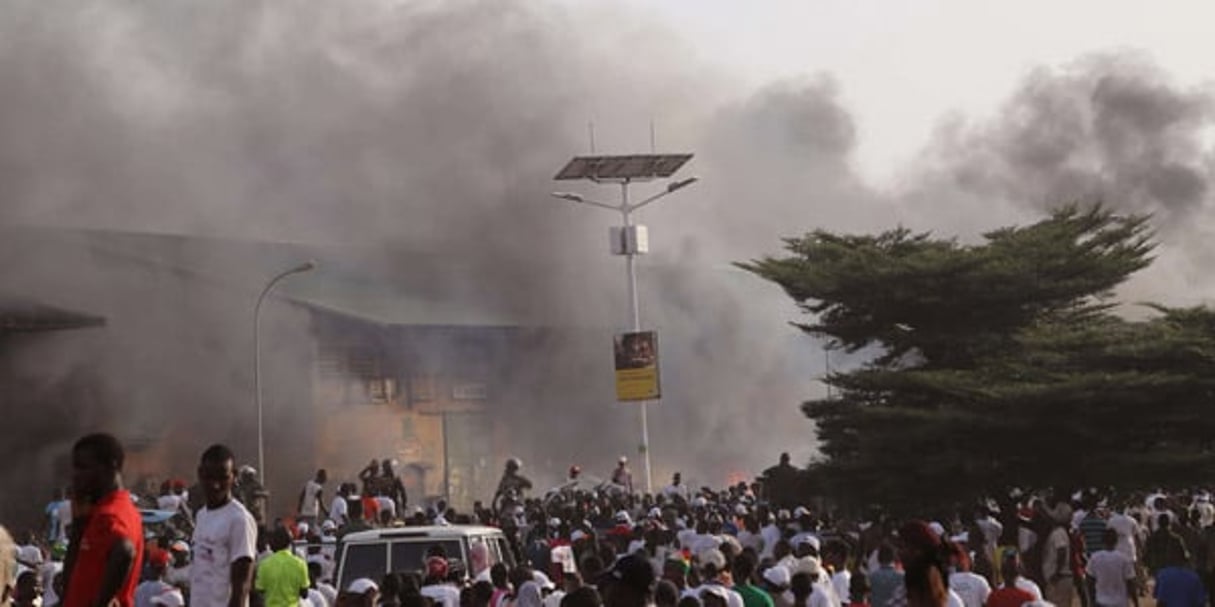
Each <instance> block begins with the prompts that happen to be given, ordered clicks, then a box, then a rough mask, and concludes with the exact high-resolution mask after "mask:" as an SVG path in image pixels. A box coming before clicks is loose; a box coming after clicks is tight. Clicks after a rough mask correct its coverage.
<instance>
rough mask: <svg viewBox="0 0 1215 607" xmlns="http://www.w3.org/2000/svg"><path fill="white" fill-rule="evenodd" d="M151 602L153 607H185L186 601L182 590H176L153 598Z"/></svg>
mask: <svg viewBox="0 0 1215 607" xmlns="http://www.w3.org/2000/svg"><path fill="white" fill-rule="evenodd" d="M150 602H151V603H152V604H153V605H164V606H165V607H185V604H186V599H185V597H183V596H181V591H180V590H177V589H176V588H174V589H173V590H168V591H165V592H162V593H160V594H158V595H156V596H154V597H152V599H151V601H150Z"/></svg>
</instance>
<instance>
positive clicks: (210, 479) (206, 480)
mask: <svg viewBox="0 0 1215 607" xmlns="http://www.w3.org/2000/svg"><path fill="white" fill-rule="evenodd" d="M235 461H236V458H235V456H233V454H232V451H231V450H230V449H228V448H227V447H225V446H223V445H213V446H211V447H210V448H208V449H207V450H206V451H204V452H203V454H202V461H200V462H199V465H198V482H199V485H200V486H201V488H202V491H203V495H204V497H205V499H206V505H205V506H204V507H203V508H202V509H201V510H199V511H198V516H197V520H196V523H195V526H194V538H193V543H194V551H193V556H194V562H193V563H192V564H191V566H190V607H246V606H247V605H248V604H249V590H250V587H251V585H252V577H253V557H254V556H255V555H256V554H257V553H256V548H255V544H256V540H257V525H256V523H255V522H254V521H253V516H252V515H251V514H249V511H248V510H246V509H245V507H244V506H243V505H241V503H240V502H238V501H236V500H234V499H232V484H233V482H234V481H235V480H236V470H235V463H234V462H235Z"/></svg>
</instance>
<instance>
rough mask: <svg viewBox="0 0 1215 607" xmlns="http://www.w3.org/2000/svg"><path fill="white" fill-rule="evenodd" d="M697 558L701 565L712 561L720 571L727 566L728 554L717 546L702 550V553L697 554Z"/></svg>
mask: <svg viewBox="0 0 1215 607" xmlns="http://www.w3.org/2000/svg"><path fill="white" fill-rule="evenodd" d="M696 560H698V561H700V566H701V567H704V566H706V565H709V564H710V563H711V564H713V566H715V567H716V568H717V570H718V571H721V570H723V569H725V568H726V555H724V554H722V553H721V551H720V550H718V549H716V548H708V549H706V550H702V551H701V552H700V554H697V555H696Z"/></svg>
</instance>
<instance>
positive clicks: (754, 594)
mask: <svg viewBox="0 0 1215 607" xmlns="http://www.w3.org/2000/svg"><path fill="white" fill-rule="evenodd" d="M734 592H737V593H738V594H740V595H742V600H743V605H744V606H745V607H774V605H773V603H772V597H771V596H768V593H767V592H764V591H763V590H760V589H759V588H756V587H755V586H752V585H750V584H735V585H734Z"/></svg>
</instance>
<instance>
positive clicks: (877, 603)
mask: <svg viewBox="0 0 1215 607" xmlns="http://www.w3.org/2000/svg"><path fill="white" fill-rule="evenodd" d="M902 586H903V572H902V571H899V570H897V569H895V568H894V567H892V566H890V565H882V567H881V568H880V569H878V570H877V571H874V572H873V573H872V574H870V576H869V588H870V590H869V598H870V600H869V603H870V604H871V605H873V607H886V606H887V605H889V604H890V599H892V598H894V594H895V590H896V589H897V588H900V587H902ZM841 600H842V599H841Z"/></svg>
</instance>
